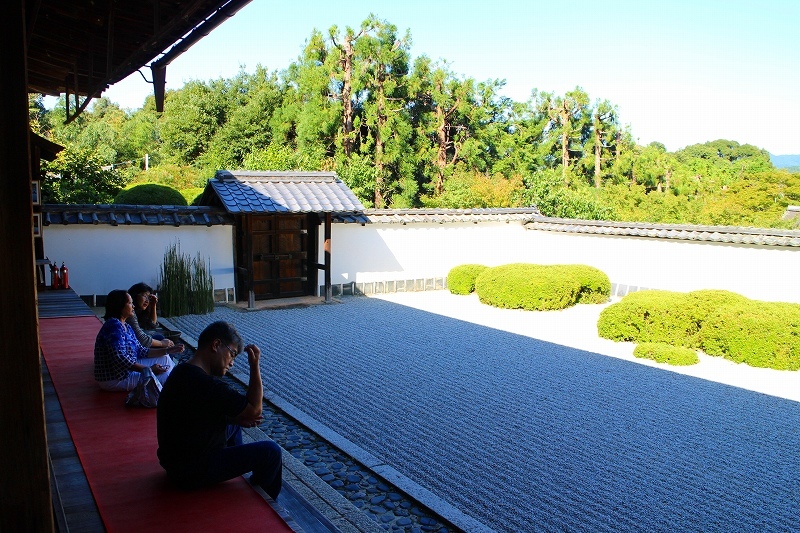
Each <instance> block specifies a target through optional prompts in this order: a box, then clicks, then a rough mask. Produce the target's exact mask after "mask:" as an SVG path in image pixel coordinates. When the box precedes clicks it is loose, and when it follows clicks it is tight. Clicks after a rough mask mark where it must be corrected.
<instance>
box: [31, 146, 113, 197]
mask: <svg viewBox="0 0 800 533" xmlns="http://www.w3.org/2000/svg"><path fill="white" fill-rule="evenodd" d="M42 169H43V171H44V172H45V179H44V180H43V182H42V199H43V201H44V202H45V203H51V204H109V203H111V201H112V200H113V199H114V196H116V194H117V193H118V192H119V190H120V189H121V188H122V187H123V186H124V185H125V182H124V180H123V178H122V177H120V176H119V174H117V173H116V172H114V171H113V170H108V169H106V168H104V167H103V166H102V162H101V161H100V160H99V158H98V157H97V155H96V154H94V153H93V152H92V151H91V150H88V149H86V148H76V147H74V146H67V147H66V148H65V149H64V150H62V151H61V152H60V153H59V154H58V157H57V158H56V159H55V160H54V161H51V162H43V163H42Z"/></svg>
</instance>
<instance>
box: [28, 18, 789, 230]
mask: <svg viewBox="0 0 800 533" xmlns="http://www.w3.org/2000/svg"><path fill="white" fill-rule="evenodd" d="M410 43H411V36H410V34H409V32H408V31H406V32H400V31H398V28H397V27H395V26H394V25H393V24H391V23H389V22H388V21H385V20H381V19H380V18H378V17H377V16H374V15H371V16H369V17H368V18H367V19H366V20H364V21H363V22H362V23H361V24H360V25H358V26H357V27H355V28H350V27H344V28H339V27H336V26H333V27H331V28H329V29H328V31H326V32H321V31H316V30H315V31H314V32H312V34H311V35H310V37H309V39H308V40H307V41H306V45H305V48H304V49H303V52H302V54H301V55H300V57H299V58H298V59H297V60H296V61H294V62H292V63H291V64H289V65H288V66H287V67H286V68H285V69H281V70H280V71H274V72H268V71H267V70H266V69H265V68H264V67H262V66H260V65H259V66H257V67H256V70H255V72H253V73H247V72H244V71H240V72H239V73H237V74H236V75H235V76H233V77H231V78H220V79H216V80H208V81H199V80H194V81H191V82H188V83H186V84H185V85H184V86H183V87H182V88H180V89H178V90H172V91H169V92H168V94H167V97H166V102H165V110H164V112H163V113H160V114H159V113H156V111H155V106H154V100H153V98H152V97H148V98H147V99H146V100H145V103H144V105H143V107H142V108H141V109H137V110H133V111H130V110H123V109H120V107H119V106H118V105H116V104H114V103H112V102H110V101H109V100H108V99H106V98H99V99H97V100H95V101H94V102H93V104H92V105H91V106H90V107H89V109H88V110H86V111H85V112H83V113H82V114H81V115H79V116H78V117H77V118H76V119H75V120H74V121H72V122H71V123H70V124H64V118H65V108H66V105H65V101H64V99H63V98H61V100H60V101H59V103H58V104H57V105H56V106H55V108H54V109H53V110H51V111H47V110H45V109H44V108H43V105H42V99H41V97H39V96H36V95H34V96H31V97H30V98H29V117H30V123H31V129H32V130H33V131H38V132H41V133H42V134H44V135H46V136H48V138H50V139H52V140H53V141H55V142H58V143H61V144H63V145H65V146H67V147H68V149H69V150H70V151H72V152H73V153H82V154H85V155H83V156H81V157H82V158H83V159H84V160H87V161H88V160H89V159H91V164H88V165H80V166H77V167H75V168H74V170H75V172H73V174H91V173H94V172H95V170H94V168H100V169H102V168H111V169H113V171H114V175H113V176H112V175H102V176H100V175H96V176H95V177H93V178H91V179H90V178H86V180H87V181H94V182H95V185H97V186H94V185H88V186H84V185H82V184H78V183H74V184H70V183H69V179H66V180H65V181H64V187H63V191H62V190H61V189H60V188H59V187H56V186H51V187H50V188H49V189H48V188H47V186H46V184H43V193H44V194H45V197H46V198H47V194H48V193H49V194H50V198H52V200H51V201H69V202H73V201H78V200H77V198H80V201H92V199H96V200H97V201H110V198H113V196H114V195H115V194H116V190H117V189H119V188H120V187H121V186H122V185H123V184H124V183H128V182H133V183H143V182H150V183H161V184H163V185H168V186H170V187H173V188H175V189H178V190H184V189H190V188H196V187H202V186H203V185H204V184H205V179H207V178H209V177H211V176H212V175H213V173H214V171H216V170H219V169H222V168H228V169H241V168H244V169H250V170H324V169H335V170H336V171H337V172H338V173H339V175H340V176H341V177H342V179H343V180H344V181H345V183H347V184H348V186H350V187H351V189H353V191H354V192H355V194H356V196H357V197H358V198H359V199H360V200H361V202H362V203H363V204H364V205H365V206H367V207H373V206H374V207H378V208H383V207H396V208H406V207H416V206H427V207H442V208H475V207H512V206H530V205H536V206H538V207H539V209H540V211H541V212H542V213H543V214H545V215H547V216H553V217H559V218H580V219H592V220H619V221H639V222H658V223H679V224H704V225H736V226H758V227H781V228H784V227H787V228H788V227H791V225H792V224H791V222H787V221H782V220H781V216H782V214H783V211H784V210H785V208H786V206H787V205H790V204H791V205H797V204H798V203H800V174H798V173H792V172H788V171H786V170H777V169H775V168H774V167H773V166H772V164H771V162H770V157H769V154H768V153H767V152H766V151H765V150H762V149H759V148H757V147H754V146H751V145H747V144H739V143H737V142H735V141H731V140H724V139H720V140H716V141H712V142H708V143H704V144H697V145H692V146H688V147H686V148H684V149H682V150H679V151H676V152H673V153H670V152H667V151H666V149H665V147H664V145H663V144H661V143H658V142H653V143H650V144H649V145H648V146H638V145H637V144H636V143H635V141H634V139H635V137H634V135H633V133H632V132H631V131H630V129H629V128H628V127H625V126H622V124H621V123H620V119H619V114H618V110H617V108H616V106H615V105H614V104H613V103H611V102H609V101H605V100H599V101H594V102H593V101H592V99H591V98H590V96H589V94H588V93H586V92H585V91H584V90H583V89H581V88H580V87H576V88H575V89H573V90H570V91H567V92H566V93H564V94H561V95H559V94H555V93H548V92H543V91H539V90H536V89H534V90H533V91H532V92H531V98H530V99H529V100H528V101H526V102H513V101H511V100H510V99H508V98H505V97H503V96H501V91H502V89H503V83H504V82H503V81H502V80H485V81H479V80H475V79H473V78H469V77H465V76H462V75H459V74H458V73H456V72H453V71H451V69H450V67H449V66H448V63H447V61H446V60H440V61H436V62H434V61H431V59H430V58H428V57H426V56H424V55H422V56H419V57H417V58H416V59H415V60H414V61H413V63H412V60H411V54H410ZM145 155H147V156H148V159H149V166H150V167H151V168H150V170H148V171H146V172H145V171H143V170H142V169H143V166H144V164H143V162H144V158H145ZM156 169H160V170H159V172H165V174H167V175H164V176H163V179H162V177H158V176H156V177H154V176H152V173H153V171H154V170H156ZM176 169H179V170H176ZM190 174H193V175H194V177H192V176H190ZM95 178H97V179H95ZM195 178H196V179H195ZM81 180H83V178H80V179H78V180H77V181H81ZM98 180H99V181H98ZM74 189H77V191H74ZM106 189H111V190H112V192H108V191H107V190H106ZM95 191H97V193H96V192H95ZM187 195H188V193H187ZM62 198H64V200H62ZM103 198H106V199H105V200H103Z"/></svg>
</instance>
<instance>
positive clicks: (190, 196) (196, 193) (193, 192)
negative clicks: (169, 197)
mask: <svg viewBox="0 0 800 533" xmlns="http://www.w3.org/2000/svg"><path fill="white" fill-rule="evenodd" d="M203 191H205V188H203V187H192V188H189V189H182V190H181V191H180V193H181V196H183V198H184V199H185V200H186V203H187V204H189V205H199V204H200V197H202V196H203Z"/></svg>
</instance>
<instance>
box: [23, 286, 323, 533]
mask: <svg viewBox="0 0 800 533" xmlns="http://www.w3.org/2000/svg"><path fill="white" fill-rule="evenodd" d="M39 316H40V318H53V317H65V316H94V312H93V311H92V310H91V309H90V308H89V307H88V306H87V305H86V303H84V302H83V300H81V299H80V297H78V296H77V295H76V294H75V293H74V292H73V291H72V290H66V291H43V292H42V293H40V294H39ZM41 363H42V384H43V388H44V400H45V418H46V427H47V444H48V449H49V456H50V482H51V488H52V493H53V512H54V516H55V522H56V528H57V529H56V530H57V531H59V532H62V533H64V532H70V533H75V532H77V533H81V532H89V533H94V532H102V531H105V526H104V524H103V521H102V519H101V517H100V512H99V511H98V509H97V505H96V504H95V500H94V497H93V495H92V492H91V489H90V488H89V482H88V481H87V479H86V475H85V474H84V470H83V466H82V465H81V462H80V459H79V457H78V453H77V450H76V449H75V445H74V444H73V441H72V436H71V435H70V432H69V428H68V427H67V424H66V421H65V419H64V414H63V412H62V410H61V404H60V403H59V400H58V395H57V394H56V391H55V388H54V387H53V382H52V379H51V377H50V372H49V369H48V368H47V365H46V363H45V361H44V359H43V358H42V360H41ZM284 489H285V490H284V491H283V493H282V495H281V505H278V506H273V508H275V510H276V511H277V512H278V513H279V514H280V515H281V516H282V517H283V519H284V520H285V521H286V522H287V524H289V526H290V528H291V529H293V530H294V531H296V532H299V533H322V532H324V533H330V532H336V531H337V529H336V527H335V526H333V524H332V523H331V522H330V521H329V520H327V519H326V518H325V517H323V516H322V515H320V514H319V513H318V512H317V511H316V510H315V509H314V508H313V506H311V505H310V504H309V502H307V501H306V500H304V499H303V497H302V496H300V495H299V494H298V493H297V492H296V491H295V490H292V489H291V487H284ZM273 503H274V502H273Z"/></svg>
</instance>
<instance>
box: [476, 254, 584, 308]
mask: <svg viewBox="0 0 800 533" xmlns="http://www.w3.org/2000/svg"><path fill="white" fill-rule="evenodd" d="M562 267H563V265H531V264H526V263H513V264H510V265H502V266H498V267H493V268H487V269H486V270H484V271H483V272H482V273H481V274H480V275H479V276H478V277H477V278H476V279H475V292H477V293H478V298H480V301H481V302H482V303H485V304H488V305H493V306H495V307H502V308H506V309H527V310H529V311H548V310H555V309H565V308H567V307H570V306H571V305H574V304H575V303H576V302H577V301H578V294H579V293H580V290H581V285H580V282H579V281H578V280H577V279H575V278H574V277H572V276H569V275H565V273H564V270H563V269H562Z"/></svg>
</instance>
